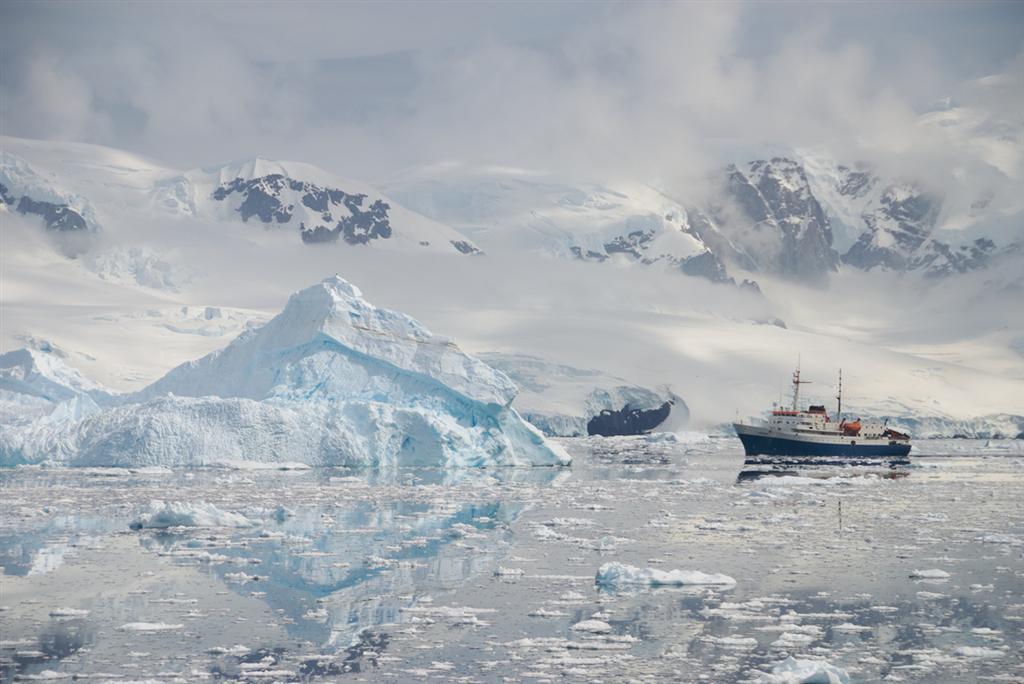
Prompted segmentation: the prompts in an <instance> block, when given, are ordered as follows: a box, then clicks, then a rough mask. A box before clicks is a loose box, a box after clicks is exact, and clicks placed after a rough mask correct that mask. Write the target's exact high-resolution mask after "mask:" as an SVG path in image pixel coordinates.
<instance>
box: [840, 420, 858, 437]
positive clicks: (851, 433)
mask: <svg viewBox="0 0 1024 684" xmlns="http://www.w3.org/2000/svg"><path fill="white" fill-rule="evenodd" d="M839 428H840V429H841V430H842V431H843V434H844V435H846V436H847V437H856V436H857V435H859V434H860V418H858V419H857V420H851V421H850V422H846V421H845V420H844V421H843V422H842V423H840V424H839Z"/></svg>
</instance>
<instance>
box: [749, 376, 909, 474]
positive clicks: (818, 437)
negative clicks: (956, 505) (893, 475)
mask: <svg viewBox="0 0 1024 684" xmlns="http://www.w3.org/2000/svg"><path fill="white" fill-rule="evenodd" d="M808 382H809V381H807V380H801V379H800V367H799V366H797V369H796V371H794V373H793V405H792V406H791V407H790V408H783V407H781V406H779V405H776V408H775V409H774V410H772V412H771V414H770V416H769V418H768V420H767V421H766V422H765V423H764V424H761V425H753V424H747V423H743V422H737V423H733V428H735V430H736V435H737V436H738V437H739V438H740V441H741V442H743V449H744V450H745V451H746V454H747V456H748V457H750V456H767V457H775V456H786V457H791V456H800V457H813V458H814V459H816V460H819V459H820V458H826V459H828V457H831V459H834V460H835V462H836V463H854V462H857V461H862V460H875V459H895V460H897V461H900V460H906V459H907V457H908V456H909V454H910V448H911V445H910V435H908V434H906V433H903V432H899V431H897V430H895V429H893V428H890V427H889V426H888V424H887V422H886V423H871V422H867V421H861V419H860V418H855V419H853V420H846V419H844V418H843V417H842V415H843V414H842V410H843V375H842V371H841V370H840V371H839V393H838V395H837V396H836V399H837V400H838V405H837V410H836V414H835V416H834V417H832V416H829V414H828V412H827V411H826V410H825V406H824V405H819V406H813V405H812V406H808V407H807V409H806V410H802V409H801V408H800V385H805V384H807V383H808ZM831 459H828V460H831Z"/></svg>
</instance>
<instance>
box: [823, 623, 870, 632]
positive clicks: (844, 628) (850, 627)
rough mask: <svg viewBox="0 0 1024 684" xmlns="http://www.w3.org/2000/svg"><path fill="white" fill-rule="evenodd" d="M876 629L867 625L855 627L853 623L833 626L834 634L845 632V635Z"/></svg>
mask: <svg viewBox="0 0 1024 684" xmlns="http://www.w3.org/2000/svg"><path fill="white" fill-rule="evenodd" d="M873 629H874V627H868V626H867V625H855V624H853V623H852V622H844V623H842V624H840V625H832V631H833V632H844V633H851V634H853V633H856V632H870V631H872V630H873Z"/></svg>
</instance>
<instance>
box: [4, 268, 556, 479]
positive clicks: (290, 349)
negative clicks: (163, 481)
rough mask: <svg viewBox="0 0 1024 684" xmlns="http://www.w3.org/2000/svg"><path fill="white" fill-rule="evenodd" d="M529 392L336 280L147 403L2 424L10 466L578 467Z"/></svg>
mask: <svg viewBox="0 0 1024 684" xmlns="http://www.w3.org/2000/svg"><path fill="white" fill-rule="evenodd" d="M12 389H13V390H17V389H18V388H12ZM516 393H517V388H516V386H515V385H514V384H513V382H512V381H511V380H510V379H509V378H508V377H507V376H506V375H505V374H503V373H501V372H500V371H496V370H494V369H493V368H491V367H490V366H488V365H486V364H485V363H484V362H482V361H480V360H479V359H476V358H474V357H472V356H470V355H468V354H466V353H465V352H463V351H462V350H461V349H459V347H458V346H456V344H455V343H454V342H453V341H451V340H449V339H447V338H444V337H440V336H437V335H434V334H432V333H431V332H430V331H429V330H427V329H426V328H425V327H424V326H423V325H421V324H420V323H419V322H418V321H416V320H414V319H413V318H411V317H409V316H407V315H405V314H402V313H398V312H394V311H388V310H386V309H380V308H377V307H375V306H374V305H372V304H371V303H369V302H367V301H366V300H365V299H364V298H363V297H362V293H361V292H360V291H359V290H358V289H357V288H356V287H355V286H354V285H352V284H350V283H348V282H347V281H345V280H344V279H343V278H341V277H339V276H333V277H331V278H327V279H326V280H324V281H322V282H320V283H318V284H316V285H314V286H312V287H309V288H307V289H305V290H302V291H300V292H298V293H296V294H294V295H292V297H291V298H290V299H289V301H288V303H287V305H286V306H285V308H284V310H283V311H282V312H281V313H280V314H278V315H277V316H276V317H275V318H273V319H272V320H271V321H269V322H268V323H266V324H265V325H263V326H262V327H258V328H252V329H249V330H247V331H245V332H243V333H242V334H241V335H239V337H237V338H236V339H235V340H234V341H233V342H231V343H230V344H229V345H228V346H227V347H225V348H224V349H221V350H219V351H216V352H213V353H211V354H209V355H207V356H205V357H203V358H201V359H198V360H195V361H190V362H187V363H184V364H182V365H180V366H178V367H177V368H174V369H172V370H171V371H170V372H169V373H167V374H166V375H165V376H164V377H163V378H161V379H160V380H158V381H156V382H155V383H153V384H152V385H150V386H148V387H146V388H144V389H142V390H140V391H139V392H135V393H132V394H125V395H103V396H102V399H103V403H104V405H103V406H102V407H100V406H96V407H95V409H94V410H91V411H88V412H83V413H80V414H71V413H67V414H62V416H61V417H60V418H59V419H58V418H57V417H55V415H53V413H54V412H51V414H48V415H45V416H44V418H43V419H37V420H35V421H33V422H31V423H23V424H13V423H9V424H4V425H2V426H0V465H16V464H20V463H38V462H42V461H51V462H55V463H59V464H62V465H73V466H125V467H140V466H170V467H176V466H203V465H210V464H214V463H221V462H225V461H244V462H253V463H265V464H266V463H280V462H289V463H295V464H300V463H301V464H307V465H312V466H352V467H378V468H387V467H401V466H432V467H461V466H490V465H496V466H527V465H545V466H553V465H567V464H568V463H570V461H571V459H570V458H569V456H568V454H567V453H566V452H565V450H564V449H562V447H560V446H559V445H557V444H554V443H552V442H549V441H548V440H546V439H545V438H544V436H543V435H542V434H541V433H540V431H538V430H537V429H536V428H535V427H533V426H532V425H530V424H529V423H527V422H526V421H525V420H523V419H522V418H521V417H520V416H519V414H518V413H517V412H516V411H515V410H514V409H513V408H512V407H511V404H512V400H513V399H514V398H515V396H516ZM36 394H38V392H37V393H36ZM71 394H72V395H73V396H89V395H88V394H87V393H84V392H81V391H79V392H74V393H71ZM32 396H34V395H32V394H30V393H28V392H23V393H21V394H18V396H17V399H18V400H19V401H20V400H23V399H26V400H27V398H29V397H32Z"/></svg>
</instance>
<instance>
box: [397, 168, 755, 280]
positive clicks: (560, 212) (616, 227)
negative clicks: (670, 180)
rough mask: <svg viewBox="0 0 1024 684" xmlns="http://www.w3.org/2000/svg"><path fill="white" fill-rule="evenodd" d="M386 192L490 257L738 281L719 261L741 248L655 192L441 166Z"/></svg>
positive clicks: (701, 215)
mask: <svg viewBox="0 0 1024 684" xmlns="http://www.w3.org/2000/svg"><path fill="white" fill-rule="evenodd" d="M385 187H386V188H387V189H388V193H389V194H390V195H391V196H393V197H395V199H396V200H398V201H399V202H401V203H402V204H404V205H405V206H408V207H410V208H412V209H414V210H416V211H418V212H420V213H422V214H425V215H427V216H430V217H431V218H434V219H436V220H437V221H440V222H443V223H446V224H448V225H451V226H454V227H455V228H457V229H458V230H459V231H460V232H461V233H465V234H466V235H470V236H472V237H473V239H474V240H475V241H476V242H477V243H479V244H480V245H481V246H482V247H483V249H484V251H486V252H488V253H494V254H500V253H507V252H534V253H540V254H544V255H548V256H555V257H559V258H564V259H578V260H582V261H590V262H598V263H600V262H609V261H610V262H612V263H619V262H626V263H629V262H635V263H638V264H642V265H648V266H650V265H658V266H661V267H667V268H669V269H672V270H675V271H677V272H681V273H683V274H685V275H689V276H696V277H701V278H705V279H707V280H710V281H712V282H716V283H733V284H735V280H734V279H733V278H732V277H731V276H730V275H729V273H728V271H727V268H726V266H725V265H724V263H723V255H730V256H731V255H732V254H738V253H740V250H739V249H738V248H736V247H735V246H734V245H733V244H732V243H731V242H730V240H729V239H728V238H727V237H726V236H725V235H723V234H722V233H721V232H720V231H719V228H718V227H717V226H716V225H715V223H714V222H713V221H712V220H711V219H710V218H709V216H708V215H707V214H706V213H705V212H703V211H701V210H700V209H698V208H695V207H692V206H686V205H684V204H681V203H679V202H677V201H675V200H673V199H671V198H670V197H669V196H668V195H666V194H665V193H664V192H662V191H660V190H658V189H657V188H653V187H651V186H647V185H642V184H635V183H634V184H628V183H617V184H604V185H603V184H596V183H589V182H567V181H563V180H560V179H554V178H550V177H549V176H548V175H547V174H543V173H534V172H529V171H526V170H522V169H512V168H491V167H488V168H473V167H466V166H463V165H460V164H442V165H437V166H431V167H427V168H423V169H418V170H415V171H410V172H407V173H405V174H403V175H402V176H400V177H398V178H395V179H393V180H392V181H391V182H390V183H389V184H388V185H386V186H385Z"/></svg>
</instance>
